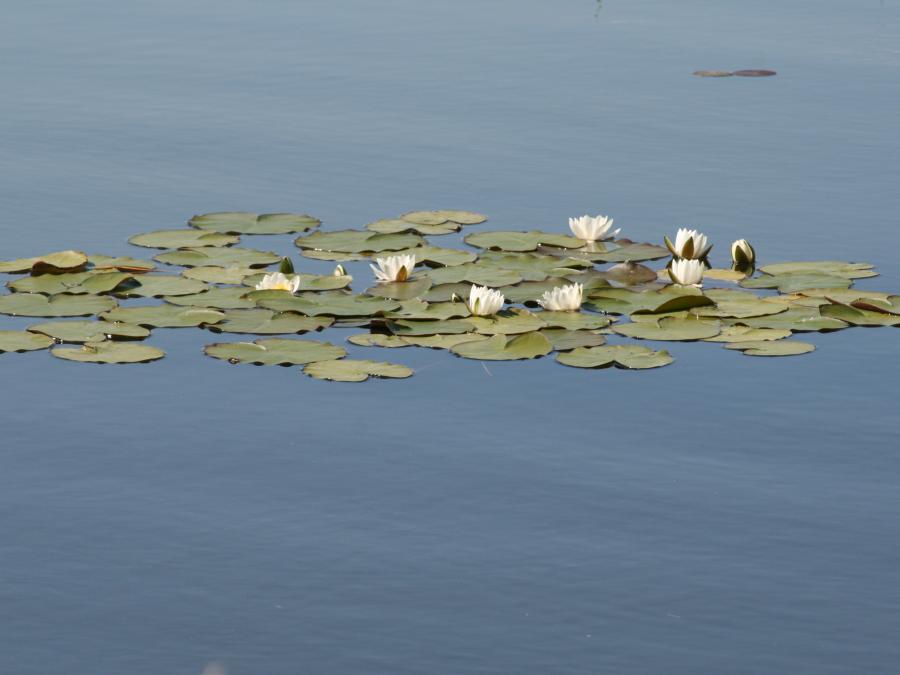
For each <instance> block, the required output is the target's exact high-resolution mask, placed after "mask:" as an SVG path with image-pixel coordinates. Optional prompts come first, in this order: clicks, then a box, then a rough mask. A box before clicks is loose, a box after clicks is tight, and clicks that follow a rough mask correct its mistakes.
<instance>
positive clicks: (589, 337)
mask: <svg viewBox="0 0 900 675" xmlns="http://www.w3.org/2000/svg"><path fill="white" fill-rule="evenodd" d="M541 334H542V335H544V336H545V337H546V338H547V339H548V340H550V344H552V345H553V349H554V350H555V351H558V352H564V351H569V350H570V349H576V348H578V347H599V346H600V345H602V344H606V338H605V337H603V335H601V334H600V333H595V332H593V331H589V330H568V329H567V328H543V329H541Z"/></svg>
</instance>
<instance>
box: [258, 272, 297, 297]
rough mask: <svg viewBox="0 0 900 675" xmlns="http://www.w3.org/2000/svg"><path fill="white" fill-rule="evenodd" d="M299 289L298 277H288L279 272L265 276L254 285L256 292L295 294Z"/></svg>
mask: <svg viewBox="0 0 900 675" xmlns="http://www.w3.org/2000/svg"><path fill="white" fill-rule="evenodd" d="M299 288H300V277H298V276H296V275H291V276H288V275H286V274H282V273H281V272H272V273H271V274H266V275H265V276H264V277H263V278H262V280H261V281H260V282H259V283H258V284H256V290H258V291H290V292H291V293H296V292H297V289H299Z"/></svg>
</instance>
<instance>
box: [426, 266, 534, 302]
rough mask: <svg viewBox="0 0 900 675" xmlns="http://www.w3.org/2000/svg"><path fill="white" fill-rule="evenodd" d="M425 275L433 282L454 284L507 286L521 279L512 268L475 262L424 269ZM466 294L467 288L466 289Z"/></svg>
mask: <svg viewBox="0 0 900 675" xmlns="http://www.w3.org/2000/svg"><path fill="white" fill-rule="evenodd" d="M423 274H425V275H427V276H428V277H429V278H430V279H431V280H432V282H434V283H435V284H455V283H460V282H463V281H467V282H469V283H470V284H476V285H478V286H489V287H494V288H496V287H498V286H508V285H511V284H517V283H519V282H520V281H522V276H521V275H520V274H519V273H518V272H516V271H514V270H503V269H497V268H495V267H490V266H486V265H480V264H478V263H477V262H474V263H466V264H464V265H456V266H454V267H438V268H437V269H431V270H426V271H425V272H423ZM466 294H467V295H468V290H467V291H466Z"/></svg>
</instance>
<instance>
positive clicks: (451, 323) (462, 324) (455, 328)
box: [387, 319, 475, 337]
mask: <svg viewBox="0 0 900 675" xmlns="http://www.w3.org/2000/svg"><path fill="white" fill-rule="evenodd" d="M387 328H388V330H390V331H391V332H392V333H394V334H395V335H402V336H404V337H406V336H419V335H438V334H442V335H455V334H459V333H472V332H474V331H475V327H474V326H473V325H472V324H471V323H470V322H469V320H468V319H447V320H444V321H410V320H407V319H400V320H398V321H388V322H387Z"/></svg>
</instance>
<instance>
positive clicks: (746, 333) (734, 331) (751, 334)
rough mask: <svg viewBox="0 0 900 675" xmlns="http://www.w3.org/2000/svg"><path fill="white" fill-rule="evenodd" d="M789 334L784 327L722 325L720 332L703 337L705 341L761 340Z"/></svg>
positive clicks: (784, 336) (780, 338)
mask: <svg viewBox="0 0 900 675" xmlns="http://www.w3.org/2000/svg"><path fill="white" fill-rule="evenodd" d="M790 336H791V331H789V330H787V329H786V328H750V327H749V326H724V327H723V328H722V332H721V333H719V334H718V335H714V336H713V337H709V338H705V339H704V341H705V342H762V341H766V340H783V339H784V338H788V337H790Z"/></svg>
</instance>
